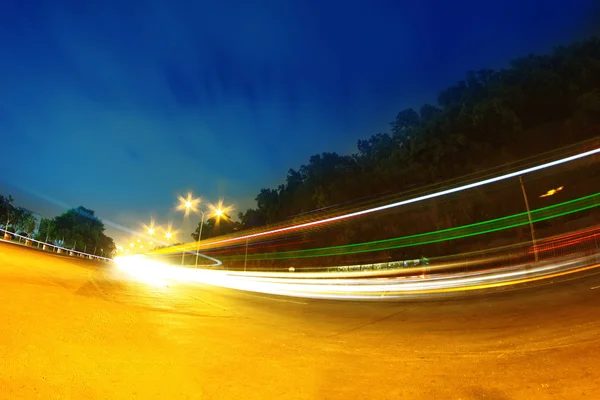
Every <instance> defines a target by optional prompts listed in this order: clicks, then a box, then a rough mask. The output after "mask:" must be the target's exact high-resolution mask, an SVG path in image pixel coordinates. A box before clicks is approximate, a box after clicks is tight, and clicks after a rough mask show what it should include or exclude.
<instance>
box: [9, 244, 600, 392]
mask: <svg viewBox="0 0 600 400" xmlns="http://www.w3.org/2000/svg"><path fill="white" fill-rule="evenodd" d="M597 273H598V271H597V270H593V271H590V272H589V274H588V276H586V277H580V278H578V279H571V280H568V281H566V282H560V283H554V284H551V283H550V282H546V283H547V284H544V285H543V286H540V287H536V288H529V289H522V290H511V291H507V292H505V293H497V294H489V293H488V294H485V295H479V296H472V295H471V296H465V297H461V298H453V299H448V300H438V301H435V302H434V301H427V302H420V303H419V302H411V303H408V302H397V303H356V302H334V301H318V300H305V299H295V298H285V297H274V296H268V295H263V294H257V293H246V292H239V291H233V290H229V289H223V288H215V287H210V286H203V285H199V284H182V283H170V284H169V285H168V286H166V287H164V286H155V285H152V283H151V282H139V281H135V280H134V278H133V277H131V276H130V275H127V274H124V273H122V272H120V271H119V270H118V269H117V268H115V267H114V266H113V265H112V264H110V263H96V262H91V261H86V260H83V259H77V258H72V257H67V256H60V255H53V254H48V253H43V252H39V251H35V250H31V249H27V248H23V247H20V246H16V245H11V244H5V243H0V399H5V398H6V399H20V398H23V399H29V398H40V399H54V398H60V399H247V400H249V399H371V398H372V399H398V398H408V399H445V398H449V399H481V398H490V399H531V398H536V399H544V398H590V399H594V398H597V396H598V393H600V373H598V370H597V365H598V360H599V359H600V275H598V274H597Z"/></svg>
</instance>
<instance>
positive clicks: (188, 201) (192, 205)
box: [177, 193, 230, 268]
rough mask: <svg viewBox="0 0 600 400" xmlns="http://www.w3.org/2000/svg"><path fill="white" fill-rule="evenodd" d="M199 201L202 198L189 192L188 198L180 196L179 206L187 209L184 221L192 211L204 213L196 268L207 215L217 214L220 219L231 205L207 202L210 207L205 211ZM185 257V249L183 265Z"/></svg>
mask: <svg viewBox="0 0 600 400" xmlns="http://www.w3.org/2000/svg"><path fill="white" fill-rule="evenodd" d="M199 203H200V198H193V197H192V194H191V193H188V195H187V198H184V197H181V196H179V206H178V207H177V209H178V210H183V211H185V214H184V221H185V217H187V215H188V214H189V213H190V211H193V212H199V213H200V215H202V218H201V220H200V226H199V227H198V243H197V246H196V264H195V266H196V268H197V267H198V257H199V255H200V240H202V228H203V227H204V219H205V217H206V216H207V214H208V216H209V218H210V217H211V216H215V217H217V219H219V218H221V217H222V216H224V215H225V212H226V211H227V210H229V209H230V208H229V207H228V208H223V207H222V203H221V202H219V205H218V206H216V207H215V206H213V205H211V204H207V206H208V209H206V210H204V211H203V210H200V209H198V207H197V205H198V204H199ZM184 259H185V251H183V252H182V254H181V265H183V264H184Z"/></svg>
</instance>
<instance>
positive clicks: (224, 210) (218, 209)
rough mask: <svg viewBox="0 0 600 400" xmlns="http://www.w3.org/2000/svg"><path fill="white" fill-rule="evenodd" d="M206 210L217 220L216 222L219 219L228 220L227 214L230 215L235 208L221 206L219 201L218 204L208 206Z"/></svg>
mask: <svg viewBox="0 0 600 400" xmlns="http://www.w3.org/2000/svg"><path fill="white" fill-rule="evenodd" d="M208 209H209V210H210V215H211V216H213V217H216V218H217V221H218V220H220V219H221V218H224V219H228V218H229V213H231V212H232V211H233V210H235V208H234V207H233V206H231V205H230V206H226V207H225V206H223V199H220V200H219V202H218V203H217V204H216V205H215V204H208Z"/></svg>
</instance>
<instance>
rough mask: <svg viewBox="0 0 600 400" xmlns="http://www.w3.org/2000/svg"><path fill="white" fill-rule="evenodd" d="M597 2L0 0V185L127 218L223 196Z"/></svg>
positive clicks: (333, 143) (270, 176) (370, 125)
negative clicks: (186, 198)
mask: <svg viewBox="0 0 600 400" xmlns="http://www.w3.org/2000/svg"><path fill="white" fill-rule="evenodd" d="M597 3H598V2H597V1H596V0H589V1H588V0H571V1H565V0H546V1H530V0H526V1H525V0H505V1H501V2H500V1H493V2H489V1H481V0H478V1H443V0H438V1H427V0H421V1H401V0H396V1H374V0H371V1H345V2H341V1H323V0H298V1H296V0H294V1H291V0H286V1H282V0H274V1H260V0H259V1H247V0H246V1H222V2H221V1H183V0H182V1H166V0H165V1H162V0H145V1H142V2H140V1H127V0H119V1H112V0H106V1H81V0H72V1H60V0H57V1H39V2H34V1H28V0H4V1H2V2H0V55H1V56H0V57H1V58H0V132H2V134H1V137H2V147H1V148H2V158H3V160H4V162H3V165H4V167H3V169H2V174H1V175H0V178H1V181H2V182H1V183H2V184H1V186H0V191H1V192H3V193H4V194H6V193H7V192H8V191H10V192H11V193H13V196H14V197H16V199H17V202H18V203H20V204H21V205H25V206H26V207H29V208H31V209H33V210H34V211H38V212H40V213H41V214H43V215H44V216H47V217H51V216H54V215H56V214H57V213H60V212H62V211H63V210H64V208H65V207H69V206H78V205H84V206H85V207H88V208H92V209H93V210H95V211H96V213H97V214H98V215H100V216H101V217H102V218H103V219H104V220H105V221H111V222H113V223H116V224H120V225H123V226H127V227H129V228H133V229H136V228H137V226H138V225H139V224H140V223H143V222H148V221H149V219H150V215H151V214H154V215H155V216H157V217H158V220H159V222H164V221H166V220H167V219H168V218H170V219H173V220H174V222H175V225H177V224H178V223H180V221H181V219H180V218H181V217H180V216H179V215H177V213H176V212H175V211H173V207H174V205H175V203H176V195H177V194H185V193H187V192H188V191H190V190H191V191H193V192H194V194H197V195H202V196H206V197H207V198H208V199H209V200H211V201H216V200H217V199H218V197H220V196H222V197H224V198H225V202H226V203H234V204H235V205H236V208H237V211H240V210H243V209H245V208H247V207H249V206H253V205H254V202H253V198H254V196H255V195H256V194H257V193H258V192H259V190H260V188H261V187H276V186H277V185H278V184H279V183H282V182H283V181H284V179H285V175H286V173H287V170H288V169H289V168H292V167H293V168H297V167H298V166H299V165H300V164H303V163H306V162H307V161H308V158H309V157H310V155H312V154H315V153H320V152H323V151H336V152H338V153H343V154H348V153H350V152H353V151H354V150H355V148H356V142H357V140H358V139H359V138H366V137H368V136H369V135H371V134H374V133H377V132H380V131H385V130H387V126H388V122H389V121H391V120H392V119H393V118H394V117H395V114H396V113H397V112H398V111H400V110H401V109H403V108H405V107H415V108H417V107H419V106H420V105H421V104H422V103H424V102H431V103H435V100H436V96H437V93H438V92H439V91H440V89H443V88H444V87H446V86H448V85H450V84H452V83H454V82H455V81H457V80H459V79H462V78H463V77H464V75H465V73H466V72H467V71H468V70H470V69H473V70H476V69H480V68H487V67H490V68H499V67H503V66H507V65H508V61H509V60H510V59H512V58H515V57H518V56H521V55H525V54H528V53H530V52H547V51H550V50H551V49H552V48H553V47H554V46H556V45H559V44H567V43H569V42H571V41H572V40H575V39H578V38H581V37H583V36H585V35H587V34H589V33H590V32H592V31H593V29H594V27H595V26H594V22H597V20H596V21H594V16H597V15H598V14H597ZM142 4H143V5H142ZM324 4H325V5H324ZM327 4H328V5H327ZM237 211H236V214H237ZM190 232H191V230H190ZM108 233H109V234H110V235H112V236H113V237H115V238H116V239H117V240H118V239H119V236H121V235H120V234H119V233H118V231H117V230H116V229H115V228H114V227H109V232H108ZM185 239H186V241H189V240H190V238H189V234H188V232H187V230H186V234H185Z"/></svg>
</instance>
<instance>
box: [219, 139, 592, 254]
mask: <svg viewBox="0 0 600 400" xmlns="http://www.w3.org/2000/svg"><path fill="white" fill-rule="evenodd" d="M599 153H600V148H596V149H593V150H589V151H586V152H583V153H579V154H575V155H572V156H569V157H565V158H561V159H559V160H555V161H551V162H548V163H545V164H541V165H537V166H535V167H530V168H525V169H522V170H520V171H516V172H511V173H508V174H504V175H500V176H496V177H494V178H489V179H484V180H482V181H479V182H474V183H469V184H467V185H462V186H458V187H455V188H452V189H446V190H442V191H440V192H436V193H431V194H427V195H423V196H418V197H414V198H412V199H407V200H402V201H398V202H395V203H391V204H386V205H383V206H379V207H374V208H369V209H367V210H361V211H356V212H353V213H349V214H344V215H338V216H335V217H330V218H325V219H322V220H318V221H311V222H305V223H302V224H298V225H291V226H287V227H283V228H277V229H272V230H268V231H263V232H257V233H252V234H248V235H243V236H238V237H235V238H228V239H221V240H217V241H214V242H211V243H210V244H211V245H215V244H221V243H230V242H234V241H239V240H245V239H252V238H255V237H260V236H266V235H272V234H276V233H283V232H290V231H294V230H298V229H303V228H309V227H313V226H318V225H323V224H327V223H329V222H335V221H340V220H343V219H348V218H354V217H358V216H361V215H367V214H372V213H375V212H378V211H383V210H388V209H390V208H395V207H400V206H404V205H407V204H412V203H416V202H419V201H423V200H429V199H433V198H436V197H440V196H445V195H447V194H452V193H457V192H462V191H464V190H468V189H473V188H476V187H480V186H484V185H488V184H490V183H494V182H500V181H503V180H506V179H510V178H515V177H518V176H520V175H526V174H529V173H532V172H535V171H540V170H542V169H545V168H550V167H554V166H557V165H560V164H564V163H568V162H571V161H575V160H578V159H581V158H584V157H588V156H591V155H594V154H599Z"/></svg>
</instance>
